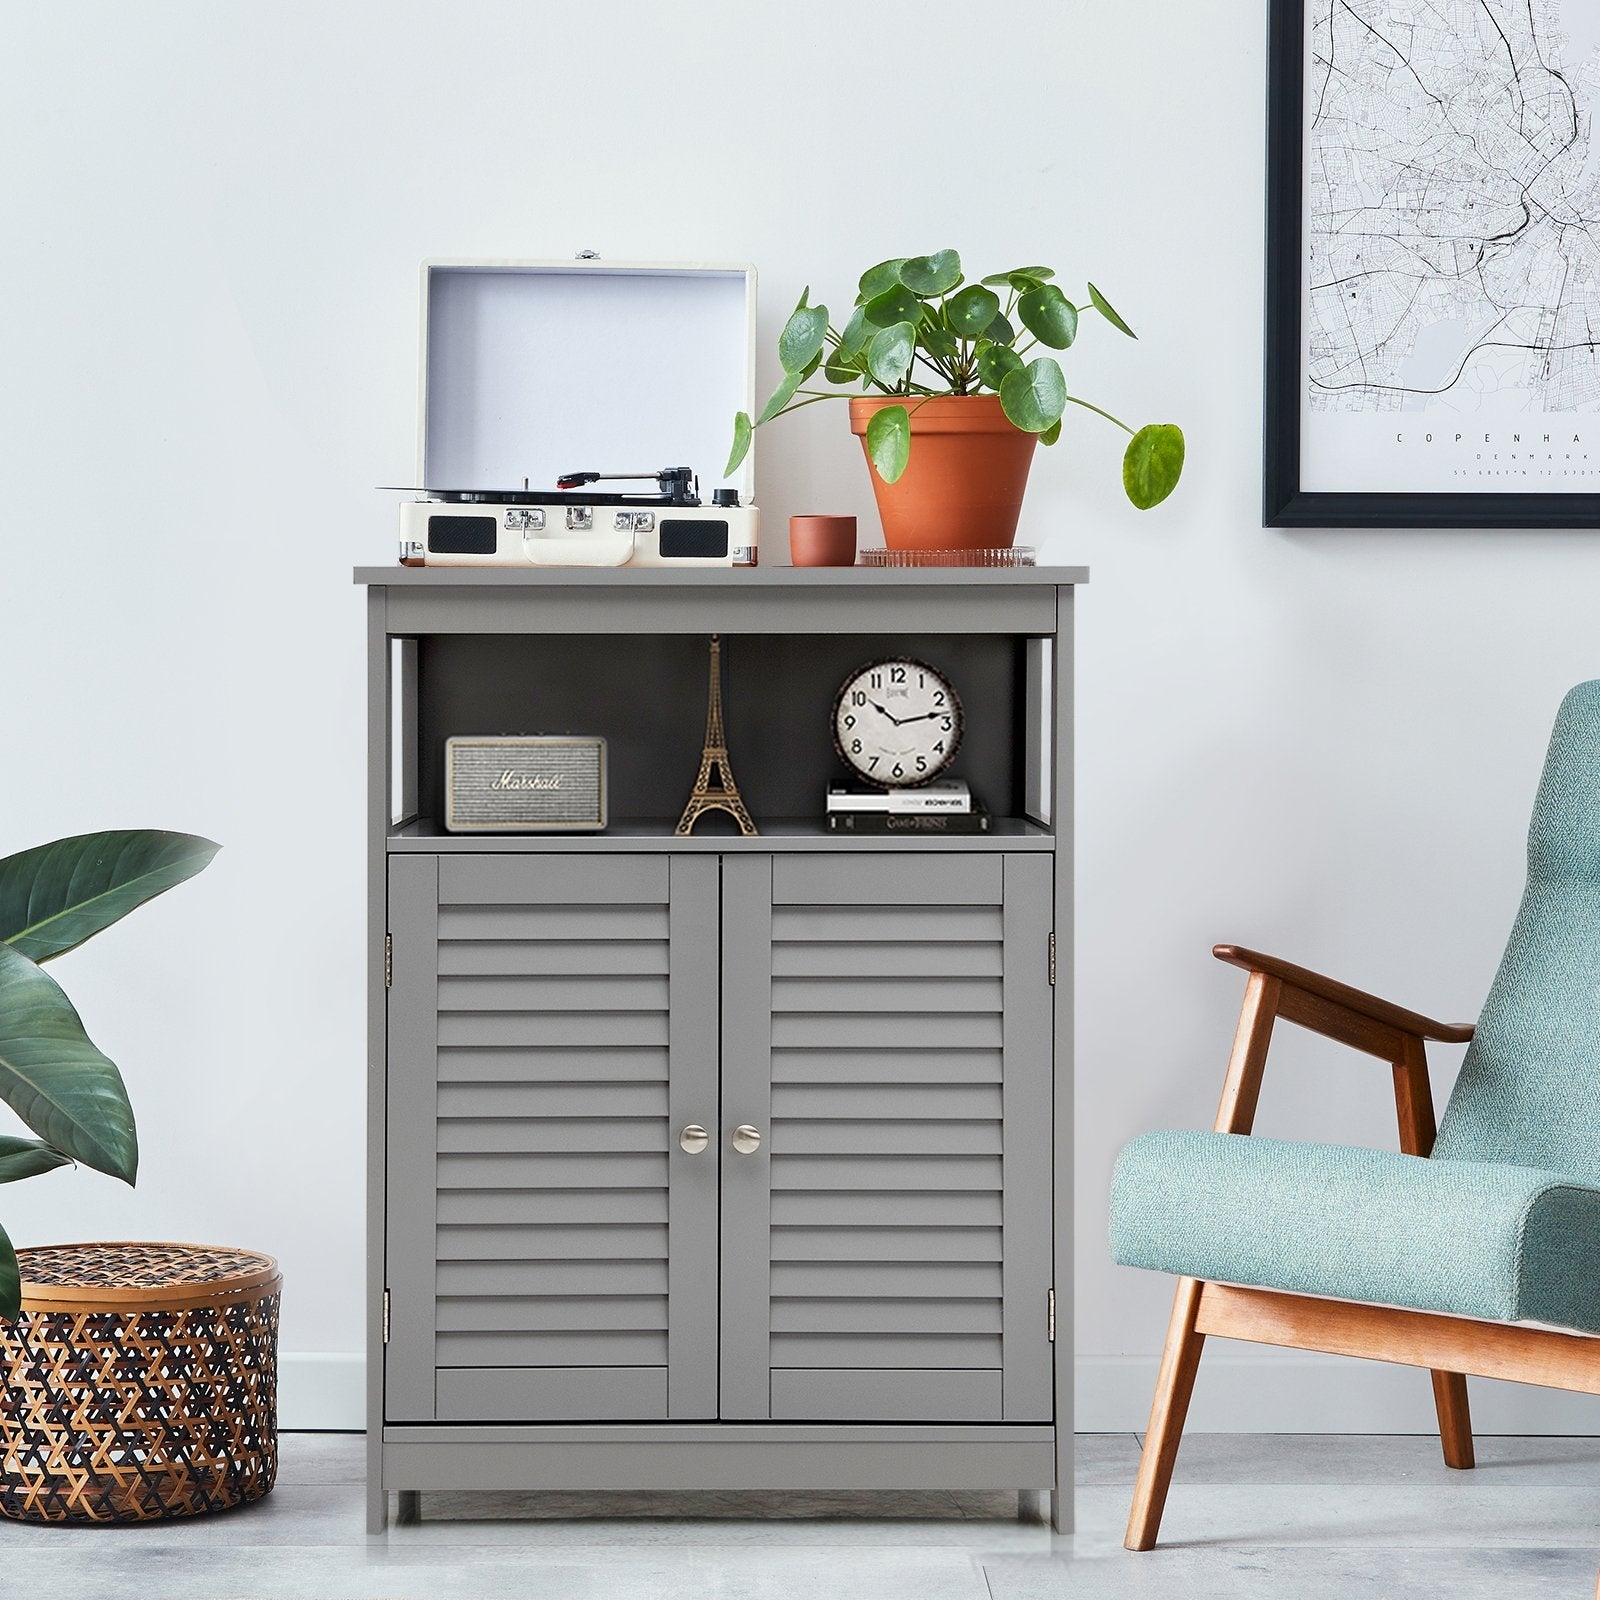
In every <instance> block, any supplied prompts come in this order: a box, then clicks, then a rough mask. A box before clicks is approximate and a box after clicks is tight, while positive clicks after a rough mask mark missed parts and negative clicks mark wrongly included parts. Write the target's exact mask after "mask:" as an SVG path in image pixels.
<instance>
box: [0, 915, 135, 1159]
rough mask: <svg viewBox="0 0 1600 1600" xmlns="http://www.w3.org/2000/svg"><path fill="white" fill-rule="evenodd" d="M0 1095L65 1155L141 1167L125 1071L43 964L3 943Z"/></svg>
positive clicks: (0, 952) (0, 965)
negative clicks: (94, 1039) (95, 1040)
mask: <svg viewBox="0 0 1600 1600" xmlns="http://www.w3.org/2000/svg"><path fill="white" fill-rule="evenodd" d="M0 1100H4V1101H5V1103H6V1104H7V1105H8V1106H10V1107H11V1109H12V1110H13V1111H15V1112H16V1114H17V1115H18V1116H19V1117H21V1118H22V1120H23V1121H24V1122H25V1123H27V1125H28V1126H29V1127H30V1128H31V1129H32V1130H33V1131H34V1132H35V1133H36V1134H38V1135H39V1136H40V1138H42V1139H44V1140H45V1141H46V1142H47V1143H49V1144H50V1145H52V1146H53V1147H54V1148H55V1149H57V1150H59V1151H61V1153H62V1154H63V1155H67V1156H70V1157H72V1159H73V1160H75V1161H81V1162H82V1163H83V1164H84V1165H85V1166H86V1167H93V1168H94V1169H95V1171H96V1172H108V1173H110V1174H111V1176H112V1177H113V1178H121V1179H122V1180H123V1182H124V1183H132V1182H133V1179H134V1174H135V1173H136V1172H137V1170H138V1166H139V1144H138V1140H137V1138H136V1137H135V1134H134V1129H133V1108H132V1107H131V1106H130V1105H129V1104H128V1091H127V1090H126V1089H124V1088H123V1086H122V1074H121V1073H119V1072H118V1071H117V1069H116V1066H115V1065H114V1064H113V1063H112V1062H111V1061H109V1060H107V1058H106V1057H105V1056H103V1055H101V1053H100V1052H99V1051H98V1050H97V1049H96V1048H95V1047H94V1045H93V1044H92V1043H91V1042H90V1040H89V1036H88V1034H86V1033H85V1032H84V1031H83V1024H82V1022H80V1021H79V1020H78V1013H77V1012H76V1011H75V1010H73V1007H72V1002H71V1001H70V1000H69V999H67V997H66V995H64V994H63V993H62V992H61V987H60V985H59V984H58V983H57V982H56V981H55V979H54V978H52V977H51V976H50V974H49V973H48V972H46V971H45V970H44V968H43V967H39V966H35V965H34V963H33V962H31V961H30V960H29V959H28V958H27V957H26V956H25V955H23V954H22V953H21V952H20V951H18V950H16V949H14V948H13V947H12V946H10V945H0Z"/></svg>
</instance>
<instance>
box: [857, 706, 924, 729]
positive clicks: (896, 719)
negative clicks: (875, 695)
mask: <svg viewBox="0 0 1600 1600" xmlns="http://www.w3.org/2000/svg"><path fill="white" fill-rule="evenodd" d="M867 704H868V705H869V706H871V707H872V709H873V710H874V711H877V712H881V713H882V714H883V715H884V716H886V717H887V718H888V719H889V720H890V721H891V722H892V723H893V724H894V725H895V727H897V728H898V727H899V726H900V725H901V723H900V719H899V717H897V716H896V715H895V714H894V712H892V711H891V710H890V709H889V708H888V707H887V706H880V705H879V704H878V702H877V701H876V700H869V701H867ZM906 720H907V721H908V722H915V721H916V720H917V719H916V718H915V717H908V718H907V719H906Z"/></svg>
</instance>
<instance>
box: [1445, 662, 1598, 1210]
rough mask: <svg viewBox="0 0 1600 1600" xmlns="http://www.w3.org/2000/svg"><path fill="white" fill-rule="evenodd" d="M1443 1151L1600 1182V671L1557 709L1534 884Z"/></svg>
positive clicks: (1533, 848) (1533, 849) (1452, 1109)
mask: <svg viewBox="0 0 1600 1600" xmlns="http://www.w3.org/2000/svg"><path fill="white" fill-rule="evenodd" d="M1434 1155H1435V1156H1436V1157H1438V1158H1440V1159H1441V1160H1447V1161H1501V1162H1507V1163H1510V1164H1513V1165H1516V1166H1523V1167H1543V1168H1546V1169H1547V1170H1549V1171H1553V1172H1561V1173H1566V1174H1568V1175H1570V1176H1571V1177H1573V1178H1576V1179H1579V1180H1581V1181H1583V1182H1586V1183H1594V1184H1600V681H1596V682H1593V683H1580V684H1579V685H1578V686H1577V688H1575V689H1574V690H1572V692H1571V693H1570V694H1568V695H1567V697H1566V699H1565V700H1563V701H1562V702H1561V710H1560V711H1559V712H1558V713H1557V714H1556V725H1555V731H1554V732H1553V733H1552V734H1551V736H1550V754H1549V756H1548V757H1547V758H1546V760H1545V767H1544V777H1543V779H1542V780H1541V781H1540V784H1539V795H1538V798H1537V800H1535V801H1534V807H1533V825H1532V827H1531V829H1530V830H1529V835H1528V888H1527V892H1526V893H1525V894H1524V896H1523V899H1522V909H1521V910H1520V911H1519V912H1518V913H1517V920H1516V923H1515V925H1514V926H1513V927H1512V930H1511V940H1510V942H1509V943H1508V944H1507V946H1506V953H1505V956H1504V957H1503V959H1502V960H1501V962H1500V970H1499V972H1498V973H1497V974H1496V976H1495V980H1494V985H1493V987H1492V988H1491V989H1490V990H1489V998H1488V1000H1487V1001H1485V1003H1484V1007H1483V1015H1482V1016H1481V1017H1480V1018H1479V1020H1478V1031H1477V1034H1476V1036H1475V1037H1474V1039H1473V1041H1472V1043H1471V1045H1469V1046H1468V1048H1467V1056H1466V1060H1465V1061H1464V1062H1463V1063H1462V1066H1461V1075H1460V1077H1459V1078H1458V1079H1457V1080H1456V1087H1455V1091H1454V1093H1452V1095H1451V1096H1450V1104H1449V1106H1448V1107H1447V1108H1446V1110H1445V1115H1444V1121H1443V1123H1442V1124H1441V1125H1440V1128H1439V1139H1438V1143H1437V1144H1436V1145H1435V1147H1434Z"/></svg>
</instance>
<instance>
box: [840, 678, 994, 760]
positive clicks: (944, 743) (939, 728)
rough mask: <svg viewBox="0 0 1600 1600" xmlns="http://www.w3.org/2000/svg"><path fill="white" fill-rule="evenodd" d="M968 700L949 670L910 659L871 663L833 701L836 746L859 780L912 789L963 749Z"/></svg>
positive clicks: (842, 688)
mask: <svg viewBox="0 0 1600 1600" xmlns="http://www.w3.org/2000/svg"><path fill="white" fill-rule="evenodd" d="M961 732H962V718H961V700H960V697H959V696H958V695H957V694H956V691H955V688H954V686H953V685H952V684H951V682H950V680H949V679H948V678H946V677H945V676H944V674H943V673H940V672H936V671H935V670H934V669H933V668H932V667H930V666H928V665H927V664H926V663H925V662H921V661H912V660H910V659H908V658H906V657H903V656H890V657H888V658H887V659H886V660H883V661H869V662H868V663H867V665H866V666H864V667H861V668H859V669H858V670H857V671H855V672H853V673H851V675H850V676H849V677H848V678H846V679H845V681H844V683H843V685H842V686H841V687H840V689H839V693H838V695H837V696H836V697H835V698H834V702H833V744H834V748H835V749H836V750H837V751H838V752H839V756H840V759H841V760H843V762H844V764H845V765H846V766H847V767H849V768H850V770H851V771H852V772H854V773H856V774H857V776H859V777H862V778H864V779H866V781H867V782H868V783H877V784H882V785H883V786H884V787H885V788H889V789H899V788H910V787H912V786H914V785H916V784H919V783H927V782H929V781H930V780H932V779H933V778H936V777H938V776H939V774H940V773H941V772H943V771H944V770H945V768H946V767H948V766H949V765H950V763H951V761H952V760H953V759H954V758H955V753H956V751H957V749H958V748H959V747H960V744H961Z"/></svg>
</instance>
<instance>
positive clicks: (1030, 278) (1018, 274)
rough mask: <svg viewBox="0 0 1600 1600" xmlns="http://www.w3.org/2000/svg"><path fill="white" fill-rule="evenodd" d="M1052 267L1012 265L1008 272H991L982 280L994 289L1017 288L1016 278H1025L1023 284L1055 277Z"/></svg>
mask: <svg viewBox="0 0 1600 1600" xmlns="http://www.w3.org/2000/svg"><path fill="white" fill-rule="evenodd" d="M1055 275H1056V273H1055V268H1054V267H1013V268H1012V269H1011V270H1010V271H1009V272H991V273H990V274H989V276H988V277H987V278H985V279H984V280H983V281H984V282H985V283H987V284H989V285H990V286H991V287H993V288H996V289H1004V288H1007V287H1009V288H1012V289H1015V288H1018V287H1019V285H1018V283H1017V280H1018V279H1019V278H1021V279H1024V280H1025V284H1024V285H1022V286H1024V287H1025V286H1026V284H1034V283H1045V282H1047V281H1048V280H1049V279H1051V278H1053V277H1055Z"/></svg>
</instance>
